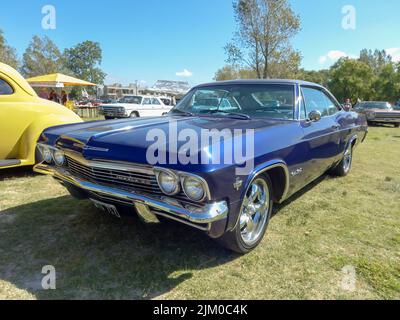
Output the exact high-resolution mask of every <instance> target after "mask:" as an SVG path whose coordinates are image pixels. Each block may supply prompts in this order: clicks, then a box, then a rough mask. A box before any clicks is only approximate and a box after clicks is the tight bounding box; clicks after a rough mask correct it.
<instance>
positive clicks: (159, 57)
mask: <svg viewBox="0 0 400 320" xmlns="http://www.w3.org/2000/svg"><path fill="white" fill-rule="evenodd" d="M290 2H291V4H292V8H293V10H294V11H295V12H296V13H297V14H299V15H300V18H301V21H302V30H301V32H300V33H299V34H298V35H297V36H296V37H295V39H294V40H293V45H294V47H295V48H296V49H297V50H299V51H300V52H301V54H302V56H303V60H302V66H303V67H304V68H306V69H321V68H324V67H329V65H330V64H332V63H333V62H334V60H335V59H336V58H338V57H339V56H342V55H349V56H356V55H357V54H358V53H359V51H360V49H362V48H371V49H374V48H380V49H392V50H391V51H390V52H391V53H392V54H393V55H394V56H395V57H396V59H399V60H400V49H397V48H400V38H399V31H400V19H399V12H400V1H398V0H382V1H377V0H347V1H342V0H329V1H321V0H291V1H290ZM47 4H50V5H54V7H55V8H56V14H57V15H56V22H57V25H56V29H55V30H44V29H42V26H41V21H42V18H43V14H42V13H41V10H42V7H43V6H44V5H47ZM345 5H352V6H353V7H354V8H355V9H356V29H355V30H344V29H343V28H342V26H341V24H342V19H343V16H344V15H343V14H342V8H343V6H345ZM0 28H1V29H3V31H4V32H5V35H6V38H7V40H8V42H9V44H10V45H12V46H14V47H16V48H17V50H18V53H19V55H20V56H22V54H23V52H24V50H25V48H26V47H27V46H28V44H29V41H30V39H31V38H32V36H33V35H35V34H37V35H48V36H49V37H50V38H51V39H52V40H54V41H55V42H56V44H57V45H58V46H59V47H60V48H61V49H64V48H65V47H71V46H73V45H74V44H76V43H78V42H81V41H84V40H93V41H98V42H100V44H101V47H102V49H103V63H102V68H103V69H104V71H105V72H106V73H107V74H108V77H107V82H108V83H110V82H122V83H129V82H133V81H135V80H139V81H140V80H143V81H146V83H147V84H148V85H151V84H152V83H153V82H154V81H155V80H157V79H170V80H185V81H189V82H190V83H191V84H196V83H201V82H207V81H210V80H212V78H213V76H214V73H215V71H216V70H217V69H218V68H220V67H221V66H223V65H224V61H225V55H224V50H223V46H224V45H225V44H226V42H228V41H229V40H230V39H231V37H232V35H233V32H234V30H235V24H234V17H233V9H232V1H231V0H141V1H138V0H130V1H128V0H113V1H99V0H85V1H83V0H80V1H77V0H68V1H60V0H47V1H39V0H30V1H22V0H14V1H2V4H1V11H0ZM185 69H186V70H187V71H189V72H183V71H184V70H185ZM177 73H183V75H185V73H186V77H184V76H182V75H181V76H178V75H177Z"/></svg>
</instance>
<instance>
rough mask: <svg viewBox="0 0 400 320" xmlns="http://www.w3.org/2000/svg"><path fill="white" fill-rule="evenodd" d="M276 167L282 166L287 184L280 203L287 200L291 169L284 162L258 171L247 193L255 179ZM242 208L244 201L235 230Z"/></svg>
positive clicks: (241, 207)
mask: <svg viewBox="0 0 400 320" xmlns="http://www.w3.org/2000/svg"><path fill="white" fill-rule="evenodd" d="M274 168H282V169H284V171H285V176H286V185H285V189H284V192H283V195H282V198H281V199H280V201H279V202H278V203H282V202H283V201H285V200H286V199H287V194H288V192H289V169H288V168H287V166H286V164H285V163H283V162H279V163H275V164H271V165H269V166H267V167H265V168H262V169H261V170H259V171H257V172H256V173H255V174H254V175H253V177H252V179H251V180H250V181H249V183H248V185H247V186H246V190H245V193H247V191H248V189H249V187H250V186H251V184H252V182H253V181H254V180H256V179H257V178H258V177H259V176H260V175H261V174H263V173H265V172H267V171H269V170H271V169H274ZM245 196H246V195H245ZM242 210H243V201H242V203H241V205H240V211H239V215H238V219H237V221H236V223H235V225H234V226H233V228H232V229H231V230H234V229H235V228H236V226H237V224H238V223H239V221H240V213H241V212H242Z"/></svg>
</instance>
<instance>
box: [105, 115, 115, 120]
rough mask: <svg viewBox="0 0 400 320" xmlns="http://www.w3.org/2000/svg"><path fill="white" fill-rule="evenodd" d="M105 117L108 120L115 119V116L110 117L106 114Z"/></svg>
mask: <svg viewBox="0 0 400 320" xmlns="http://www.w3.org/2000/svg"><path fill="white" fill-rule="evenodd" d="M104 118H105V119H106V120H111V119H114V117H109V116H104Z"/></svg>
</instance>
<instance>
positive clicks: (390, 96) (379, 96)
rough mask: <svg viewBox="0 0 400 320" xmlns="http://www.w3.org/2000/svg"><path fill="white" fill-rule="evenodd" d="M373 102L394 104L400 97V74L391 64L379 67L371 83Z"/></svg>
mask: <svg viewBox="0 0 400 320" xmlns="http://www.w3.org/2000/svg"><path fill="white" fill-rule="evenodd" d="M373 88H374V93H375V95H374V100H383V101H390V102H395V101H397V99H398V98H399V95H400V73H399V70H398V68H396V66H395V65H394V64H393V63H390V64H386V65H385V66H383V67H381V70H380V72H379V75H378V76H377V77H376V78H375V81H374V83H373Z"/></svg>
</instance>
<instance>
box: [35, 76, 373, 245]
mask: <svg viewBox="0 0 400 320" xmlns="http://www.w3.org/2000/svg"><path fill="white" fill-rule="evenodd" d="M367 130H368V127H367V121H366V118H365V115H362V114H357V113H356V112H352V111H345V110H342V108H341V105H340V104H339V103H338V102H337V100H336V99H335V98H334V97H333V96H332V94H331V93H329V91H328V90H326V89H325V88H323V87H321V86H319V85H317V84H314V83H309V82H303V81H293V80H240V81H239V80H237V81H226V82H216V83H210V84H204V85H200V86H197V87H194V88H193V89H191V90H190V92H189V93H188V94H187V95H186V96H185V97H184V98H183V99H182V100H181V101H180V102H179V104H178V105H177V106H176V107H174V108H173V109H172V110H171V111H170V112H169V113H168V114H167V115H165V116H162V117H155V118H138V119H125V120H112V121H99V122H87V123H79V124H72V125H64V126H58V127H53V128H49V129H47V130H45V131H44V132H43V134H42V135H41V138H40V140H39V143H38V149H39V150H40V152H41V154H42V160H43V161H42V162H41V163H40V164H38V165H36V166H35V171H36V172H39V173H44V174H49V175H52V176H53V177H54V178H55V179H57V180H58V181H60V182H61V183H62V184H63V185H64V186H65V187H66V188H67V189H68V190H69V191H70V193H71V195H73V196H74V197H76V198H78V199H90V200H91V201H92V202H93V203H94V204H95V205H96V206H97V207H98V208H101V209H103V210H105V211H107V212H109V213H111V214H113V215H115V216H117V217H120V215H122V214H132V213H135V212H136V213H137V214H138V216H139V217H140V218H141V219H142V220H144V221H146V222H159V221H163V220H165V219H171V220H175V221H178V222H181V223H184V224H187V225H189V226H192V227H194V228H197V229H200V230H203V231H205V232H206V233H207V234H208V235H209V236H210V237H212V238H214V239H217V240H218V241H219V242H220V243H221V244H222V245H224V246H225V247H227V248H229V249H231V250H234V251H236V252H239V253H247V252H249V251H250V250H252V249H254V248H255V247H256V246H257V245H258V244H259V243H260V241H261V240H262V238H263V236H264V234H265V231H266V229H267V225H268V223H269V220H270V218H271V212H272V208H273V205H274V203H281V202H283V201H284V200H286V199H288V198H289V197H290V196H291V195H293V194H294V193H296V192H297V191H299V190H300V189H302V188H303V187H304V186H306V185H307V184H309V183H310V182H312V181H313V180H315V179H316V178H318V177H319V176H321V175H323V174H324V173H325V172H330V173H332V174H336V175H338V176H346V175H347V174H348V173H349V171H350V169H351V165H352V160H353V150H354V148H355V147H356V146H357V145H358V144H359V143H361V142H362V141H363V140H364V139H365V137H366V134H367Z"/></svg>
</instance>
